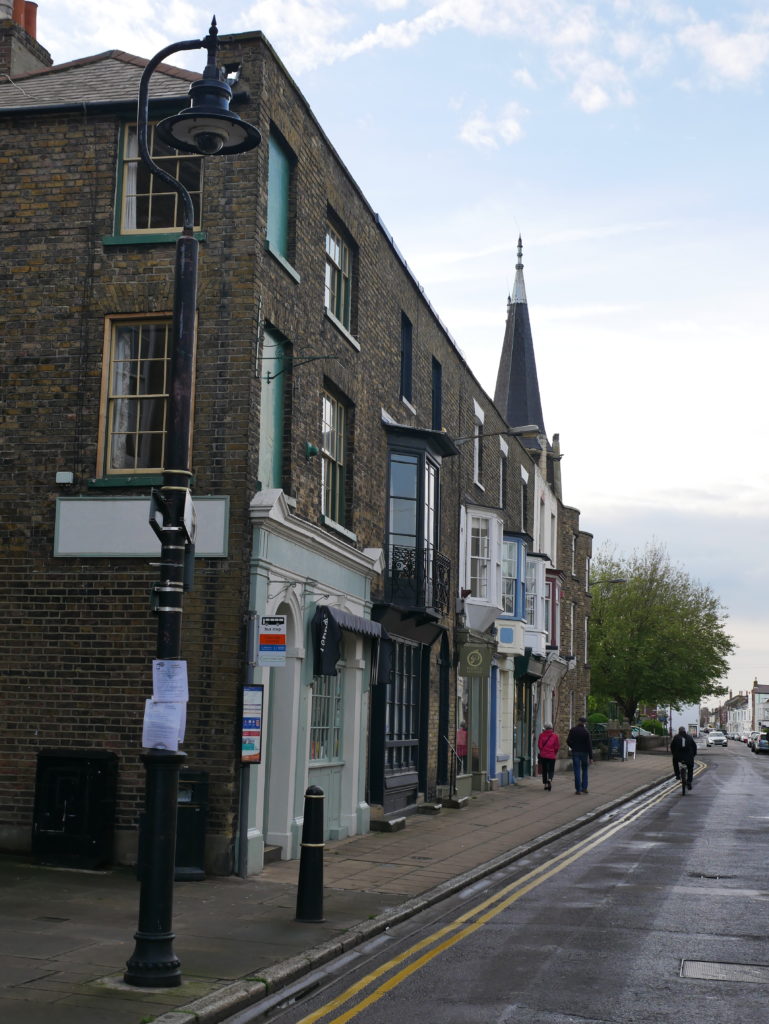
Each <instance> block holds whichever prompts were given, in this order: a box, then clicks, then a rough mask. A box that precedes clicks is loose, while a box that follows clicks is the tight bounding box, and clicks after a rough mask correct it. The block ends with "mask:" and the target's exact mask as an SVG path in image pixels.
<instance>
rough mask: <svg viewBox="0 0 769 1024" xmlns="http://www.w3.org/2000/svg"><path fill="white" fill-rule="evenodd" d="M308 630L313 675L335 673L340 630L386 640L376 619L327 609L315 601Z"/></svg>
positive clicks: (340, 635) (338, 609) (336, 609)
mask: <svg viewBox="0 0 769 1024" xmlns="http://www.w3.org/2000/svg"><path fill="white" fill-rule="evenodd" d="M310 629H311V633H312V658H313V662H312V670H313V672H314V674H315V675H316V676H335V675H336V663H337V662H338V661H339V654H340V643H341V640H342V630H343V629H346V630H347V632H348V633H358V634H360V635H361V636H368V637H371V638H372V639H373V640H384V639H387V638H388V637H387V633H386V632H385V631H384V629H382V626H381V624H380V623H378V622H372V620H371V619H364V618H363V616H362V615H353V614H352V613H351V612H344V611H342V610H341V608H329V607H328V605H325V604H319V605H318V607H317V609H316V610H315V615H313V618H312V622H311V624H310Z"/></svg>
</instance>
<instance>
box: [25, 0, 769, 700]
mask: <svg viewBox="0 0 769 1024" xmlns="http://www.w3.org/2000/svg"><path fill="white" fill-rule="evenodd" d="M212 13H215V14H216V17H217V21H218V24H219V28H220V31H221V32H222V33H230V32H243V31H248V30H253V29H262V30H263V31H264V33H265V34H266V36H267V38H268V39H269V40H270V42H271V43H272V44H273V46H274V47H275V49H276V50H277V52H278V54H279V56H280V57H281V59H282V60H283V61H284V63H285V64H286V66H287V68H288V70H289V72H290V73H291V74H292V75H293V76H294V78H295V79H296V81H297V83H298V85H299V87H300V88H301V90H302V91H303V93H304V95H305V97H306V98H307V100H308V102H309V103H310V105H311V107H312V108H313V110H314V112H315V114H316V116H317V117H318V119H319V121H320V123H321V125H322V126H323V128H324V130H325V131H326V133H327V135H328V136H329V138H330V139H331V141H332V143H333V144H334V146H335V147H336V149H337V151H338V153H339V154H340V156H341V158H342V160H343V161H344V162H345V163H346V164H347V166H348V168H349V169H350V171H351V173H352V174H353V176H354V177H355V178H356V180H357V181H358V184H359V185H360V186H361V188H362V190H363V192H364V193H365V195H366V197H367V198H368V200H369V202H370V203H371V205H372V206H373V208H374V209H375V210H376V211H377V212H378V213H379V214H380V215H381V217H382V219H383V220H384V222H385V224H386V225H387V227H388V229H389V230H390V231H391V233H392V234H393V235H394V238H395V241H396V243H397V245H398V246H399V248H400V250H401V252H402V253H403V254H404V256H405V258H406V260H407V261H408V263H409V265H410V266H411V268H412V269H413V271H414V273H415V274H416V276H417V278H418V279H419V280H420V282H421V283H422V285H423V286H424V288H425V291H426V293H427V296H428V297H429V299H430V301H431V302H432V304H433V305H434V306H435V308H436V310H437V311H438V313H439V315H440V316H441V318H442V319H443V321H444V323H445V324H446V325H447V326H448V328H449V330H450V331H451V333H452V336H453V337H454V339H455V340H456V342H457V344H458V346H459V348H460V349H461V350H462V352H463V353H464V355H465V357H466V358H467V360H468V362H469V363H470V365H471V367H472V368H473V370H474V372H475V374H476V376H477V377H478V379H479V381H480V382H481V384H482V385H483V386H484V387H485V389H486V390H487V391H489V392H491V393H493V389H494V380H495V373H496V365H497V362H498V358H499V351H500V347H501V343H502V336H503V332H504V319H505V308H506V297H507V294H508V291H509V289H510V287H511V285H512V281H513V277H514V264H515V243H516V239H517V236H518V233H519V231H520V233H521V234H522V236H523V243H524V264H525V277H526V287H527V294H528V301H529V309H530V314H531V321H532V328H533V331H534V341H535V347H536V351H537V360H538V369H539V376H540V386H541V391H542V402H543V408H544V414H545V423H546V426H547V428H548V431H549V432H550V433H551V434H552V433H553V432H557V433H559V434H560V436H561V445H562V449H563V451H564V453H565V455H564V460H563V463H562V468H563V479H564V497H565V499H566V501H567V503H569V504H572V505H575V506H577V507H578V508H580V509H581V511H582V521H583V525H584V527H585V528H586V529H588V530H591V531H592V532H593V533H594V534H595V540H596V547H599V546H600V545H601V544H602V543H606V542H608V543H610V544H613V545H615V546H616V547H618V548H619V549H620V550H626V551H630V550H632V549H633V548H642V547H643V546H644V545H645V544H646V543H647V542H648V541H650V540H652V539H654V540H657V541H661V542H662V543H664V544H665V545H666V546H667V548H668V550H669V552H670V555H671V558H672V559H673V561H675V562H679V563H681V564H682V565H684V566H685V568H686V569H687V570H688V571H689V572H690V573H691V575H692V576H694V577H695V578H696V579H698V580H700V581H701V582H703V583H706V584H708V585H709V586H711V587H712V589H713V590H714V591H715V593H717V594H718V595H719V596H720V598H721V600H722V602H723V603H724V605H725V606H726V608H727V609H728V611H729V615H730V630H731V632H732V633H733V635H734V636H735V639H736V641H737V643H738V644H739V650H738V652H737V654H736V655H735V657H734V659H733V665H732V672H731V674H730V678H729V680H728V684H729V686H730V687H732V688H733V690H734V691H735V692H736V691H739V690H745V689H747V688H749V686H750V685H751V683H752V680H753V678H754V676H758V678H759V681H760V682H764V683H766V682H769V635H768V634H767V603H768V602H769V598H768V597H767V595H768V594H769V568H768V567H767V557H766V553H767V541H768V540H769V536H768V534H769V527H767V515H766V510H767V506H768V505H769V501H768V500H767V499H769V472H768V471H767V458H766V453H765V450H764V444H765V443H767V439H768V438H767V434H768V431H767V420H768V419H769V417H768V416H767V411H766V410H767V402H766V398H765V392H766V377H767V362H768V360H767V357H766V355H765V346H766V336H767V280H768V279H769V274H768V273H767V271H768V270H769V266H768V265H767V264H768V263H769V260H768V259H767V251H768V250H769V245H768V244H767V243H768V238H767V234H768V232H767V228H768V227H769V224H767V221H768V220H769V214H768V213H767V208H768V204H767V196H766V193H767V185H766V183H767V180H768V177H769V176H768V174H767V155H768V152H767V151H768V149H769V144H768V143H767V131H766V122H767V116H766V114H767V112H766V90H767V84H768V83H769V3H767V0H763V2H750V0H730V2H726V0H718V2H717V0H693V2H689V3H678V2H674V0H673V2H668V0H595V2H593V3H578V2H569V0H442V2H438V0H349V2H348V0H260V2H257V3H252V4H248V3H243V2H234V0H217V2H216V3H213V0H212V4H211V6H206V5H203V4H201V3H199V2H198V0H187V2H185V0H170V2H167V0H166V2H158V0H135V2H133V3H131V4H125V3H124V2H123V0H120V2H118V0H99V2H98V3H97V2H93V3H89V2H84V0H40V8H39V12H38V38H39V40H40V42H41V43H42V44H43V45H44V46H46V47H47V48H48V49H49V50H50V51H51V53H52V56H53V58H54V60H55V61H56V62H57V63H59V62H62V61H65V60H70V59H73V58H75V57H82V56H86V55H88V54H92V53H98V52H100V51H102V50H107V49H118V48H119V49H124V50H128V51H129V52H132V53H136V54H139V55H141V56H145V57H149V56H152V55H153V54H154V53H155V52H156V51H157V50H159V49H160V48H161V47H163V46H165V45H166V44H167V43H169V42H172V41H174V40H176V39H187V38H195V37H197V36H203V35H205V34H206V31H207V28H208V24H209V22H210V19H211V14H212ZM182 61H183V62H184V63H185V65H186V66H188V67H192V68H194V69H198V68H199V67H202V64H201V63H200V57H199V55H197V54H187V55H182Z"/></svg>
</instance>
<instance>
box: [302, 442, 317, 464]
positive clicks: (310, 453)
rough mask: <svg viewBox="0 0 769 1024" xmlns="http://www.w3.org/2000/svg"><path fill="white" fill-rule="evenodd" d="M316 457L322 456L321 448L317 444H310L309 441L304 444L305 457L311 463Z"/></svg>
mask: <svg viewBox="0 0 769 1024" xmlns="http://www.w3.org/2000/svg"><path fill="white" fill-rule="evenodd" d="M316 455H320V448H318V446H317V445H316V444H310V442H309V441H305V443H304V457H305V458H306V459H307V461H308V462H309V461H310V459H313V458H315V456H316Z"/></svg>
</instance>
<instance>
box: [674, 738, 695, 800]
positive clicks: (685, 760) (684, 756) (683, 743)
mask: <svg viewBox="0 0 769 1024" xmlns="http://www.w3.org/2000/svg"><path fill="white" fill-rule="evenodd" d="M670 753H671V754H672V755H673V774H674V775H675V777H676V778H678V777H679V772H682V771H685V772H686V788H687V789H691V788H692V774H693V772H694V758H695V756H696V754H697V744H696V743H695V742H694V737H693V736H690V735H689V733H688V732H687V731H686V728H685V726H683V725H681V726H679V728H678V733H677V734H676V735H675V736H674V737H673V739H672V740H671V741H670Z"/></svg>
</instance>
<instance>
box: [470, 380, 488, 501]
mask: <svg viewBox="0 0 769 1024" xmlns="http://www.w3.org/2000/svg"><path fill="white" fill-rule="evenodd" d="M485 419H486V416H485V413H484V411H483V409H482V408H481V407H480V405H478V403H477V402H476V401H475V399H473V483H474V484H475V486H476V487H480V489H481V490H483V489H484V487H483V484H482V483H481V473H482V472H483V451H482V450H481V444H482V443H483V424H484V422H485Z"/></svg>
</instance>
